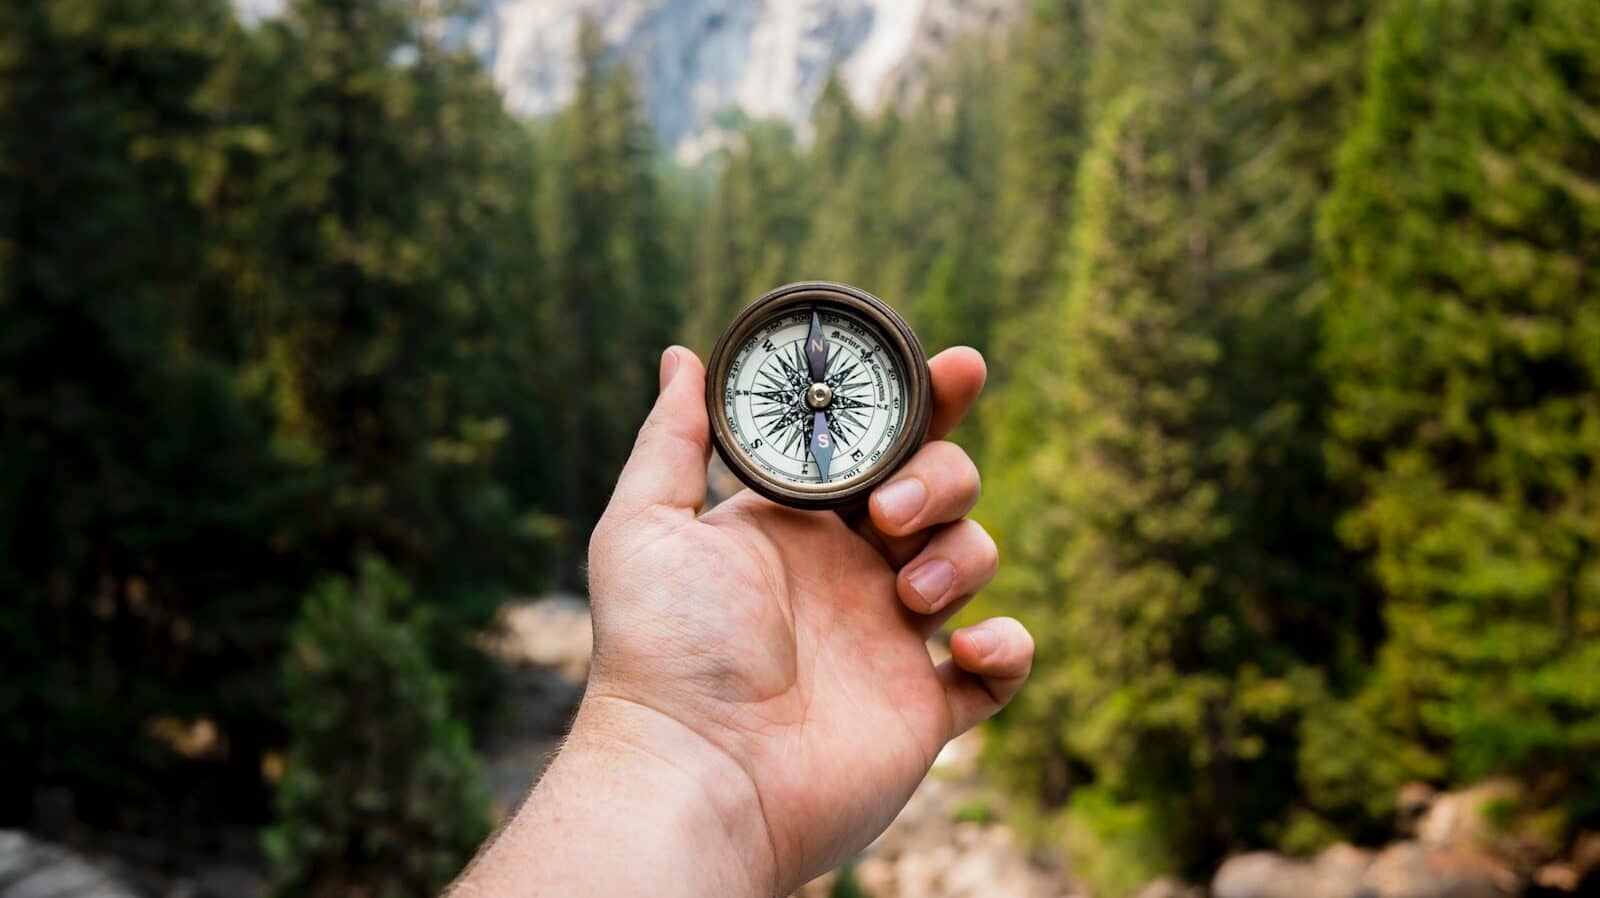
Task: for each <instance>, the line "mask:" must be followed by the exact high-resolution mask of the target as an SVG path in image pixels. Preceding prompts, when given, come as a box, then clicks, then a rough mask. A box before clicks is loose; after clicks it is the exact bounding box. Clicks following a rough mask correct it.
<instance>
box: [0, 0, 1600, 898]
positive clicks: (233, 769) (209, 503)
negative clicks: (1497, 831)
mask: <svg viewBox="0 0 1600 898" xmlns="http://www.w3.org/2000/svg"><path fill="white" fill-rule="evenodd" d="M444 15H445V12H444V11H443V10H442V9H441V5H440V4H436V3H428V2H421V0H291V2H290V3H289V7H288V11H287V12H286V14H285V15H284V16H283V17H282V18H281V19H269V20H267V21H264V22H262V23H260V24H257V25H253V26H248V27H247V26H244V25H241V24H239V23H238V22H237V21H236V20H235V18H234V15H233V12H232V10H231V8H230V7H229V5H228V3H227V2H226V0H137V2H126V0H6V2H4V3H0V509H3V511H4V514H3V515H0V551H3V553H4V554H3V562H0V590H3V596H4V598H3V600H0V649H3V652H4V658H5V668H6V670H5V676H4V677H3V678H0V759H3V761H4V763H5V766H6V770H7V775H6V776H5V777H3V778H0V826H18V827H23V828H27V829H30V830H34V831H38V832H42V833H45V834H48V835H53V836H57V837H62V838H65V837H67V835H68V834H69V831H70V830H71V829H72V828H74V827H89V828H97V829H105V830H130V831H137V832H141V833H143V834H145V835H147V836H149V837H150V838H152V839H154V840H157V841H166V842H170V843H173V844H178V843H185V844H187V843H190V842H193V841H195V840H201V841H203V840H204V839H205V838H207V832H208V830H209V829H210V827H211V825H212V822H214V821H223V822H226V823H228V824H230V825H240V826H245V827H250V828H260V829H261V830H262V832H263V836H262V842H263V847H264V850H265V852H266V855H267V856H268V858H269V860H270V863H271V866H272V870H273V876H274V882H275V888H276V889H277V891H278V892H279V893H280V894H296V895H329V896H332V895H344V894H353V893H352V892H350V891H349V888H350V885H351V884H352V883H355V882H366V883H369V884H370V885H371V890H370V891H364V892H362V894H369V895H403V894H405V895H414V894H421V893H423V892H425V891H427V890H429V889H434V888H437V887H438V886H439V885H441V884H442V883H443V882H444V881H446V880H447V879H448V878H449V876H450V875H451V874H452V873H453V872H454V870H455V869H456V868H457V867H458V865H459V864H460V863H461V862H462V861H463V860H464V859H465V857H466V856H467V854H468V853H470V850H471V847H472V846H473V845H474V844H475V843H476V840H477V839H478V838H480V837H481V836H482V835H483V834H484V833H485V832H487V827H488V825H489V820H488V812H487V809H486V804H485V802H484V799H483V796H482V794H481V788H482V787H481V785H480V784H479V783H478V772H477V770H476V766H475V765H476V763H477V762H476V761H475V759H474V753H473V749H472V745H471V741H470V737H469V735H468V734H469V733H470V732H472V731H474V729H475V727H476V724H477V722H478V721H481V719H482V718H483V715H485V714H486V713H487V712H488V710H489V709H490V708H492V707H493V705H494V702H495V701H496V691H497V681H496V674H495V670H494V668H493V666H492V665H491V664H490V663H489V662H488V661H487V660H486V659H485V658H484V657H483V656H482V655H481V653H480V652H479V650H478V648H477V642H476V634H478V633H479V632H480V631H481V630H482V629H483V628H484V627H485V626H487V625H488V624H489V622H490V621H491V619H492V618H493V615H494V613H495V610H496V609H497V607H498V606H499V604H500V603H501V602H502V601H503V600H504V599H506V598H507V597H508V596H516V595H527V594H532V593H535V592H537V591H540V590H544V589H548V588H553V587H564V588H569V589H579V588H581V585H582V583H581V579H582V569H581V563H582V559H583V555H584V545H585V543H586V540H587V536H588V532H589V529H590V528H591V526H592V525H593V522H594V520H595V519H596V517H597V515H598V514H599V512H600V510H601V508H602V507H603V505H604V503H605V501H606V498H607V496H608V494H609V490H610V487H611V484H612V482H613V480H614V477H615V473H616V471H617V470H618V468H619V467H620V464H621V462H622V459H623V458H624V457H625V455H626V453H627V451H628V449H629V447H630V446H631V443H632V440H633V434H634V431H635V429H636V427H637V425H638V423H639V421H640V420H641V419H642V417H643V414H644V412H645V411H646V410H647V408H648V407H649V404H650V402H651V401H652V399H653V392H654V386H655V366H656V363H657V359H658V356H659V353H660V351H661V349H662V348H663V347H664V346H665V345H666V344H667V343H669V342H671V341H674V340H681V341H684V342H686V343H688V344H689V345H691V346H693V347H694V348H696V349H697V350H699V351H700V352H702V353H704V352H705V351H706V350H707V349H709V347H710V345H711V343H712V341H714V339H715V337H716V335H717V334H718V333H719V332H720V330H721V328H722V327H723V326H724V325H725V324H726V322H727V321H728V320H729V318H730V317H731V315H732V314H733V313H734V312H735V311H736V310H737V309H738V308H739V307H741V306H742V305H743V304H744V303H745V302H748V301H749V300H750V299H752V298H754V297H755V296H757V295H759V294H760V293H762V292H764V291H765V290H767V289H768V288H770V287H773V286H776V285H777V284H780V283H783V282H786V281H790V280H797V279H802V278H827V279H833V280H841V281H847V282H850V283H853V284H857V285H859V286H861V287H864V288H866V289H868V290H871V291H873V292H874V293H876V294H878V295H880V296H882V297H884V298H886V299H888V300H889V301H890V302H892V303H893V304H895V305H896V306H897V307H899V308H900V309H901V310H902V311H903V312H904V313H905V314H906V315H907V316H908V317H909V318H910V319H911V321H912V322H913V324H914V325H915V326H916V327H917V329H918V331H919V332H920V334H921V335H922V337H923V340H924V342H925V343H926V344H928V345H929V346H930V347H934V348H938V347H943V346H946V345H951V344H957V343H961V344H969V345H973V346H977V347H979V348H980V349H982V350H983V351H984V352H985V353H986V355H987V356H988V358H989V361H990V372H991V374H990V388H989V390H988V392H987V394H986V397H985V400H984V402H983V404H982V405H981V406H980V408H979V410H978V411H977V413H976V415H975V416H974V417H973V418H972V419H971V420H970V421H969V423H967V424H966V425H964V426H963V428H962V429H961V431H960V432H959V433H958V435H957V438H958V439H960V440H962V441H963V442H965V443H966V444H967V445H968V447H969V448H970V449H971V450H972V452H973V454H974V455H975V457H979V458H980V459H981V460H982V466H983V469H984V472H985V479H986V495H985V498H984V500H983V503H982V505H981V506H980V508H979V511H978V517H979V519H980V520H982V521H983V522H984V523H985V524H987V525H988V526H989V527H990V529H991V530H992V531H994V532H995V534H996V536H997V539H998V540H999V543H1000V545H1001V547H1002V554H1003V556H1004V559H1005V561H1004V564H1003V566H1002V574H1001V577H1000V579H999V580H998V581H997V582H996V583H995V584H994V586H993V587H992V588H991V589H990V590H989V591H988V592H987V593H986V594H984V595H983V596H980V597H979V599H978V601H977V603H976V608H975V610H974V612H973V613H975V614H978V613H982V614H988V613H997V612H999V613H1010V614H1015V615H1017V616H1019V617H1021V618H1022V619H1023V620H1024V621H1025V622H1026V623H1027V624H1028V625H1029V626H1030V628H1031V629H1032V630H1033V632H1034V633H1035V635H1036V636H1037V638H1038V641H1039V662H1038V665H1037V666H1036V668H1035V671H1034V676H1033V682H1032V683H1031V684H1030V685H1029V687H1028V688H1027V689H1026V690H1024V692H1023V694H1022V696H1021V698H1020V699H1019V700H1018V702H1017V704H1016V705H1015V706H1014V707H1012V708H1011V709H1009V710H1008V711H1007V712H1006V713H1004V714H1003V715H1002V716H1001V717H1000V718H999V719H998V721H997V722H996V724H995V725H994V731H993V736H992V738H991V740H990V742H989V751H988V753H989V757H988V758H987V762H988V764H989V765H990V767H991V769H992V770H994V771H995V772H996V774H997V775H998V776H999V777H1000V778H1001V779H1002V780H1003V781H1004V782H1005V783H1006V784H1008V785H1009V786H1010V787H1011V788H1012V790H1013V793H1014V795H1015V796H1016V797H1017V800H1018V801H1019V804H1021V805H1022V806H1024V807H1027V808H1029V809H1031V810H1030V814H1031V815H1032V817H1033V819H1034V821H1035V824H1036V825H1035V826H1034V827H1033V830H1034V832H1035V834H1036V836H1037V837H1038V838H1040V839H1042V840H1053V841H1057V842H1059V843H1061V844H1065V845H1067V846H1069V847H1070V849H1071V851H1072V855H1073V858H1074V864H1075V865H1076V866H1077V867H1078V868H1079V872H1080V873H1081V874H1082V875H1084V876H1086V877H1087V878H1088V879H1089V880H1090V881H1091V882H1093V883H1095V884H1096V885H1097V886H1098V887H1099V888H1100V889H1101V890H1102V891H1103V892H1104V893H1106V894H1119V893H1122V892H1125V891H1127V890H1129V889H1131V888H1133V887H1134V886H1136V885H1138V884H1139V883H1142V882H1145V881H1147V880H1149V879H1151V878H1153V877H1154V876H1156V875H1158V874H1161V873H1167V872H1171V873H1177V874H1181V875H1184V876H1187V877H1191V878H1199V877H1203V876H1205V875H1206V874H1207V873H1209V871H1210V870H1213V869H1215V867H1216V865H1217V864H1218V863H1219V862H1220V861H1221V859H1222V858H1224V857H1225V856H1227V855H1228V854H1230V853H1232V852H1236V851H1239V850H1243V849H1248V848H1253V847H1273V848H1278V849H1282V850H1287V851H1290V852H1296V853H1307V852H1312V851H1315V850H1316V849H1318V848H1320V847H1322V846H1325V845H1327V844H1330V843H1332V842H1335V841H1338V840H1354V841H1357V842H1368V843H1370V842H1375V841H1378V840H1381V839H1383V838H1385V837H1386V836H1387V835H1388V834H1389V833H1390V831H1391V828H1392V821H1393V817H1394V812H1395V800H1396V795H1397V792H1398V790H1399V788H1400V787H1401V785H1402V784H1404V783H1407V782H1412V781H1421V782H1427V783H1431V784H1434V785H1436V786H1440V787H1456V786H1463V785H1468V784H1471V783H1475V782H1479V781H1482V780H1484V779H1486V778H1489V777H1504V778H1508V779H1509V780H1511V781H1513V782H1515V783H1516V784H1517V785H1518V798H1517V800H1516V801H1515V802H1514V803H1513V804H1514V806H1511V807H1509V808H1508V809H1507V810H1506V811H1505V814H1506V815H1507V816H1508V818H1509V819H1511V820H1512V824H1513V825H1517V826H1520V827H1522V830H1521V831H1526V832H1530V833H1535V834H1536V835H1537V838H1539V839H1542V840H1545V842H1546V844H1547V845H1548V851H1549V853H1551V854H1555V853H1558V852H1560V851H1562V850H1564V849H1565V846H1567V845H1568V844H1570V843H1571V841H1572V840H1573V839H1574V838H1576V836H1577V834H1578V833H1579V832H1580V831H1583V830H1585V829H1586V828H1587V829H1591V830H1592V829H1595V828H1597V827H1600V765H1597V764H1596V762H1595V758H1596V757H1600V4H1596V3H1594V2H1592V0H1278V2H1271V3H1269V2H1267V0H1056V2H1036V3H1033V4H1032V6H1031V7H1030V10H1029V12H1028V13H1027V14H1026V15H1025V16H1023V17H1022V18H1021V20H1020V21H1019V22H1017V23H1016V24H1015V25H1014V26H1013V27H1012V28H1010V30H1009V31H1007V32H1006V33H1004V34H996V35H986V36H983V35H980V36H975V37H974V38H973V40H972V41H971V42H970V45H968V46H966V47H965V48H964V49H963V50H962V51H961V52H959V53H957V54H955V55H954V56H953V57H952V58H950V59H947V60H945V61H944V62H943V63H942V64H941V65H940V67H939V68H938V69H937V70H936V71H932V72H929V73H927V74H926V76H925V77H924V78H923V79H922V81H921V82H920V84H921V87H920V89H919V90H918V91H917V93H916V95H915V96H914V97H912V98H911V99H910V100H908V101H907V102H906V103H903V104H899V105H894V106H890V107H888V108H886V109H884V110H882V111H878V112H866V111H863V110H861V109H858V108H856V107H855V106H853V105H852V103H851V101H850V99H849V97H848V94H847V92H846V91H845V90H844V89H843V87H842V86H841V85H840V84H839V83H838V82H837V81H833V82H830V83H829V85H828V87H827V88H826V89H825V90H824V92H823V94H822V97H821V99H820V100H819V102H818V104H817V106H816V110H815V113H814V118H813V130H814V135H813V136H812V137H811V139H810V140H808V141H801V140H798V139H797V137H796V135H795V134H794V133H792V132H791V130H790V129H789V128H787V127H785V126H783V125H780V124H776V123H773V122H766V121H741V120H738V118H737V117H736V116H732V115H730V116H729V122H728V124H729V125H730V126H731V127H733V128H734V129H735V130H734V133H733V136H732V138H731V139H730V141H729V143H728V146H727V147H726V148H725V149H724V150H723V151H721V152H719V153H718V154H716V155H715V156H714V157H713V158H711V159H709V160H707V161H706V162H705V163H703V164H701V165H698V166H695V167H692V168H687V167H683V166H680V165H675V164H673V163H671V162H669V161H668V160H667V158H666V157H665V156H664V155H663V154H662V153H661V152H660V151H659V150H658V148H657V147H656V146H655V144H654V141H653V137H652V135H651V133H650V131H649V128H648V126H647V125H646V124H645V123H644V118H643V115H642V112H641V109H640V108H639V102H640V101H639V99H638V95H639V94H638V91H637V90H636V88H635V85H634V84H633V81H632V76H631V74H630V73H629V72H628V71H627V70H626V69H625V68H623V67H620V66H615V65H612V64H611V63H610V61H609V60H608V57H607V53H606V52H605V49H604V48H603V46H602V45H601V42H600V40H599V38H598V36H597V34H596V33H595V31H594V29H593V28H587V29H585V31H584V33H583V36H582V38H581V46H580V48H579V53H580V60H581V66H582V70H581V71H582V75H581V79H580V82H579V84H578V88H577V91H576V96H575V97H574V99H573V100H572V102H571V104H570V105H569V106H568V108H566V109H565V110H564V111H563V112H562V113H561V114H559V115H558V116H555V117H553V118H551V119H548V120H543V121H537V122H523V121H519V120H516V119H514V118H512V117H510V116H509V115H508V114H507V113H506V112H505V111H504V110H503V108H502V105H501V102H500V98H499V96H498V95H497V94H496V92H495V90H494V89H493V87H492V86H491V85H490V84H489V82H488V80H487V78H486V76H485V75H484V73H483V72H482V71H481V70H480V68H479V66H478V64H477V62H476V61H475V60H474V59H473V58H472V57H471V56H470V55H469V54H468V53H467V52H466V51H465V50H463V49H461V48H458V47H455V46H452V45H451V43H450V42H449V41H447V40H445V39H444V36H445V35H446V34H447V29H446V28H445V27H444V23H443V18H442V16H444ZM201 736H203V737H204V738H200V737H201Z"/></svg>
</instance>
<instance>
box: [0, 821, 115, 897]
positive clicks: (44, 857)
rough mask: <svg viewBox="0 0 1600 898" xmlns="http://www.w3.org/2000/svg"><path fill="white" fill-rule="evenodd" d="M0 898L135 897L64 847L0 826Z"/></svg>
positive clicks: (111, 878) (105, 874) (110, 876)
mask: <svg viewBox="0 0 1600 898" xmlns="http://www.w3.org/2000/svg"><path fill="white" fill-rule="evenodd" d="M0 898H138V895H137V894H136V893H135V892H134V891H133V890H132V889H130V888H128V886H126V885H125V884H123V883H122V882H120V881H119V880H117V879H116V878H115V877H114V876H112V875H111V874H110V873H107V872H106V871H104V870H102V869H100V868H99V867H97V866H95V865H94V864H92V863H90V862H88V861H86V860H84V859H83V858H81V857H79V856H78V855H76V854H73V853H72V852H70V851H68V850H67V849H65V848H60V847H57V846H55V845H48V844H46V843H44V842H39V841H36V840H35V839H33V838H32V837H31V836H28V835H27V834H25V833H20V832H16V831H14V830H0Z"/></svg>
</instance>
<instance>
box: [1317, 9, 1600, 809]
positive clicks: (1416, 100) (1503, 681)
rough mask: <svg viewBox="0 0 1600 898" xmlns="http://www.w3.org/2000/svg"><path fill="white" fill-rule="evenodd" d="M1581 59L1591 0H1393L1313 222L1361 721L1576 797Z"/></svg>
mask: <svg viewBox="0 0 1600 898" xmlns="http://www.w3.org/2000/svg"><path fill="white" fill-rule="evenodd" d="M1597 60H1600V10H1596V9H1595V7H1594V5H1593V4H1586V3H1578V2H1557V3H1534V2H1516V0H1453V2H1442V0H1441V2H1410V0H1408V2H1400V3H1396V4H1394V5H1393V8H1392V9H1391V10H1390V11H1389V12H1388V14H1387V15H1386V16H1385V17H1384V19H1383V21H1382V24H1381V26H1380V27H1379V29H1378V32H1377V37H1376V39H1375V47H1374V50H1373V59H1372V66H1371V73H1370V79H1371V89H1370V91H1369V93H1368V96H1367V98H1366V101H1365V103H1364V105H1363V107H1362V114H1361V119H1360V122H1359V124H1358V126H1357V127H1356V129H1355V130H1354V132H1353V133H1352V134H1351V137H1350V140H1349V142H1348V144H1347V145H1346V147H1345V150H1344V153H1343V156H1342V157H1341V161H1340V162H1341V164H1340V170H1339V181H1338V185H1337V187H1336V189H1335V191H1334V193H1333V195H1332V197H1331V198H1330V200H1329V202H1328V206H1327V210H1326V215H1325V218H1324V221H1323V225H1324V230H1325V237H1326V240H1325V247H1326V251H1327V256H1328V259H1329V262H1330V264H1331V266H1332V268H1333V272H1334V281H1333V284H1334V296H1333V300H1332V302H1330V304H1329V306H1328V313H1327V316H1326V321H1327V328H1326V343H1325V347H1324V359H1325V362H1326V367H1327V370H1328V371H1329V373H1330V377H1331V378H1332V379H1333V384H1334V395H1335V398H1336V400H1337V406H1336V408H1335V410H1334V412H1333V415H1332V419H1331V420H1332V425H1333V429H1334V433H1335V437H1336V439H1335V442H1334V457H1335V460H1336V463H1337V464H1338V466H1339V470H1340V472H1341V474H1342V476H1343V477H1345V478H1346V479H1348V481H1349V482H1350V483H1351V484H1352V485H1353V486H1354V487H1355V488H1356V490H1358V492H1359V495H1358V499H1357V501H1356V503H1355V507H1354V509H1353V510H1352V511H1351V512H1350V514H1349V515H1348V516H1347V518H1346V520H1345V531H1344V532H1345V535H1346V537H1347V538H1348V540H1349V542H1350V544H1351V545H1352V546H1354V547H1355V548H1357V549H1359V550H1361V551H1363V552H1365V553H1367V554H1368V556H1369V557H1370V562H1371V565H1372V570H1373V571H1374V573H1375V575H1376V578H1377V580H1378V583H1379V584H1380V585H1381V587H1382V590H1383V594H1384V596H1385V597H1386V603H1385V606H1384V621H1385V623H1386V625H1387V630H1388V642H1387V644H1386V645H1385V647H1384V650H1383V653H1382V654H1381V656H1380V657H1379V659H1378V664H1377V669H1376V671H1375V672H1374V675H1373V677H1372V679H1371V682H1370V683H1369V685H1368V690H1367V692H1366V693H1365V694H1364V695H1363V696H1361V697H1360V699H1359V700H1360V701H1361V702H1362V707H1363V708H1365V709H1375V710H1376V711H1377V713H1376V715H1375V716H1374V718H1373V719H1374V720H1375V721H1376V723H1377V724H1378V727H1379V730H1378V732H1377V733H1375V734H1374V735H1375V736H1378V737H1379V738H1381V739H1383V740H1387V741H1391V742H1399V743H1401V744H1403V745H1406V746H1408V747H1409V748H1410V754H1411V755H1415V757H1411V758H1410V759H1409V760H1410V761H1411V767H1412V769H1413V771H1418V772H1422V773H1424V774H1428V773H1433V774H1437V775H1442V776H1445V777H1448V778H1449V779H1451V780H1454V781H1461V780H1466V779H1472V778H1476V777H1481V776H1483V775H1485V774H1488V773H1492V772H1506V773H1515V774H1522V775H1533V774H1535V773H1537V775H1538V776H1539V777H1540V778H1541V779H1542V781H1543V782H1545V783H1547V784H1549V783H1560V784H1561V785H1560V788H1561V789H1562V790H1572V791H1571V792H1569V794H1570V795H1574V796H1577V798H1576V799H1574V800H1575V801H1577V802H1580V803H1581V804H1582V805H1583V806H1584V807H1585V809H1586V810H1587V811H1588V812H1589V813H1591V814H1592V813H1594V812H1595V811H1596V810H1597V808H1600V802H1597V801H1596V799H1595V798H1594V795H1595V793H1596V790H1597V789H1600V782H1597V781H1596V779H1595V769H1594V764H1593V758H1594V756H1595V752H1596V750H1597V749H1600V730H1597V729H1596V726H1595V721H1596V720H1597V719H1600V713H1597V712H1600V694H1597V693H1596V691H1595V688H1594V683H1595V682H1596V680H1595V671H1596V670H1600V653H1597V652H1596V648H1595V646H1596V645H1597V640H1596V636H1597V635H1600V598H1597V596H1600V592H1597V589H1600V586H1597V585H1600V577H1597V572H1600V566H1597V565H1600V555H1597V549H1596V547H1597V545H1600V529H1597V528H1600V523H1597V522H1600V518H1597V516H1596V514H1595V508H1594V502H1593V497H1594V495H1595V493H1596V488H1597V483H1600V481H1597V477H1600V473H1597V470H1596V466H1595V459H1596V457H1597V456H1600V436H1597V435H1600V401H1597V396H1600V355H1597V354H1596V347H1600V305H1597V304H1596V302H1595V297H1596V294H1597V290H1600V263H1597V261H1596V258H1597V257H1596V254H1595V253H1594V251H1593V248H1594V246H1595V244H1596V240H1597V236H1600V180H1597V178H1600V162H1597V160H1600V130H1597V128H1596V122H1597V121H1600V62H1597ZM1355 754H1356V755H1358V756H1359V757H1361V758H1365V759H1369V760H1373V761H1377V762H1380V763H1381V762H1382V761H1383V758H1382V757H1380V756H1379V753H1378V752H1375V751H1372V750H1365V749H1358V750H1356V751H1355ZM1413 775H1415V774H1413Z"/></svg>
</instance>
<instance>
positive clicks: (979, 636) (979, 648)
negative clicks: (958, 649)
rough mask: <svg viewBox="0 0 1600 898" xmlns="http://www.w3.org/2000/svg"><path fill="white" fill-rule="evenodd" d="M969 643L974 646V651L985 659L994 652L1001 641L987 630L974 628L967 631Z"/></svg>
mask: <svg viewBox="0 0 1600 898" xmlns="http://www.w3.org/2000/svg"><path fill="white" fill-rule="evenodd" d="M967 642H968V643H970V644H971V645H972V650H973V651H975V652H977V653H978V657H979V658H984V657H987V656H988V654H989V653H990V652H992V651H994V647H995V645H996V644H997V643H998V642H999V640H997V639H996V638H995V635H994V634H993V633H992V632H990V631H989V630H988V629H987V628H985V627H973V628H972V629H970V630H968V631H967Z"/></svg>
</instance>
